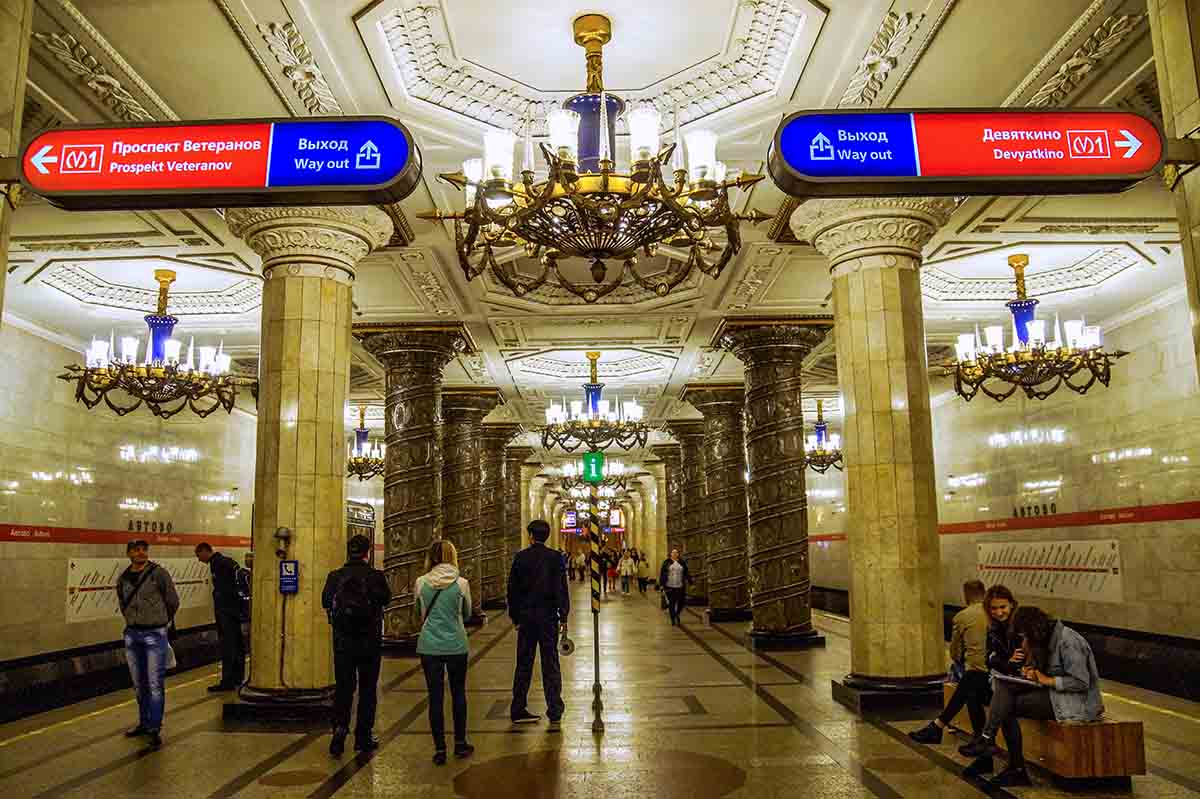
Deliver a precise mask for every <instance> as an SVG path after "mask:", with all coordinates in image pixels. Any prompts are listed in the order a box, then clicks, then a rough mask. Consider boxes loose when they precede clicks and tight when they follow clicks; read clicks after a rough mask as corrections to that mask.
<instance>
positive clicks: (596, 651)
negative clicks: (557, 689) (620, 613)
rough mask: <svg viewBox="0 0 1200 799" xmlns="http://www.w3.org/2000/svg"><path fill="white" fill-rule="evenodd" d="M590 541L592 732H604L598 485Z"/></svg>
mask: <svg viewBox="0 0 1200 799" xmlns="http://www.w3.org/2000/svg"><path fill="white" fill-rule="evenodd" d="M588 495H589V508H588V539H589V540H590V541H591V544H592V553H591V558H590V560H589V563H588V566H589V571H590V572H591V573H592V673H593V675H594V681H593V682H592V732H594V733H597V734H602V733H603V732H604V719H603V718H601V716H602V715H603V714H604V703H603V702H601V701H600V691H601V688H600V522H599V521H598V520H599V518H600V496H599V492H598V491H597V488H596V484H595V483H591V484H589V486H588Z"/></svg>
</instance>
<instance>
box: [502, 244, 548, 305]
mask: <svg viewBox="0 0 1200 799" xmlns="http://www.w3.org/2000/svg"><path fill="white" fill-rule="evenodd" d="M488 252H489V253H491V249H490V248H489V249H488ZM552 262H553V261H551V263H552ZM541 267H542V271H541V272H540V273H539V274H538V276H537V277H536V278H534V279H533V280H532V281H529V282H523V281H521V280H519V279H518V278H517V270H516V267H515V266H511V267H510V266H509V265H508V264H500V263H497V262H496V259H495V256H492V257H491V258H490V263H489V264H488V268H489V269H491V272H492V274H493V275H494V276H495V277H496V279H497V280H499V281H500V282H501V283H502V284H504V285H505V286H506V287H507V288H508V290H509V291H511V292H512V293H513V294H515V295H516V296H518V297H520V296H522V295H524V294H528V293H529V292H531V291H536V290H537V289H539V288H541V286H542V284H543V283H545V282H546V279H547V278H549V277H550V267H549V266H548V265H546V264H544V263H543V264H541Z"/></svg>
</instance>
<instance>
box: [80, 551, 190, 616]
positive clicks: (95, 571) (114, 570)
mask: <svg viewBox="0 0 1200 799" xmlns="http://www.w3.org/2000/svg"><path fill="white" fill-rule="evenodd" d="M154 562H155V563H157V564H158V565H159V566H160V567H162V568H164V569H166V570H167V571H168V572H169V573H170V575H171V579H172V580H173V581H174V582H175V590H176V592H178V594H179V607H181V608H195V607H205V606H210V605H211V604H212V588H211V585H210V576H209V575H210V572H209V569H208V566H206V565H205V564H203V563H201V562H200V561H198V560H196V559H195V558H163V559H162V560H156V561H154ZM128 567H129V559H128V558H71V561H70V563H69V564H67V621H68V622H76V621H94V620H96V619H118V618H120V617H121V609H120V607H118V605H117V591H116V587H117V580H118V579H119V578H120V577H121V573H122V572H123V571H125V569H126V568H128ZM148 588H149V586H143V587H142V590H143V591H145V590H147V589H148Z"/></svg>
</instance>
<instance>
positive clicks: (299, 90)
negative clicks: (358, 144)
mask: <svg viewBox="0 0 1200 799" xmlns="http://www.w3.org/2000/svg"><path fill="white" fill-rule="evenodd" d="M258 32H259V33H261V34H262V37H263V40H264V41H265V42H266V43H267V47H268V49H269V50H270V51H271V55H273V56H275V60H276V61H278V62H279V65H280V66H281V67H283V74H284V76H285V77H287V79H288V80H290V81H291V82H292V88H293V89H294V90H295V91H296V94H297V96H299V98H300V102H302V103H304V107H305V108H306V109H308V113H310V114H341V113H342V106H341V104H340V103H339V102H338V101H337V98H336V97H334V96H333V90H332V89H330V88H329V83H328V82H327V81H326V80H325V74H324V73H323V72H322V71H321V67H319V66H318V65H317V62H316V60H315V59H313V55H312V52H311V51H310V50H309V49H308V45H307V44H306V43H305V41H304V37H303V36H301V35H300V31H298V30H297V29H296V24H295V23H294V22H282V23H280V22H266V23H260V24H259V26H258Z"/></svg>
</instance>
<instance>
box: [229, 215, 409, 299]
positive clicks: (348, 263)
mask: <svg viewBox="0 0 1200 799" xmlns="http://www.w3.org/2000/svg"><path fill="white" fill-rule="evenodd" d="M225 224H227V225H228V226H229V230H230V232H232V233H233V235H235V236H237V237H238V238H240V239H243V240H244V241H245V242H246V243H247V244H248V245H250V249H252V250H254V251H255V252H256V253H258V254H259V255H260V256H261V257H262V259H263V264H262V267H263V277H264V278H266V279H267V280H270V279H271V278H273V277H324V278H329V279H330V280H338V281H341V282H343V283H349V282H353V280H354V266H355V264H357V263H358V262H359V261H361V260H362V259H363V258H365V257H366V256H367V254H368V253H370V252H371V251H372V250H376V249H379V248H380V247H382V246H384V245H385V244H387V243H388V240H389V239H390V238H391V236H392V220H391V218H390V217H389V216H388V215H387V214H386V213H384V212H383V211H381V210H379V209H378V208H375V207H373V206H342V205H317V206H299V207H278V208H231V209H229V210H228V211H227V212H226V213H225Z"/></svg>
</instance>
